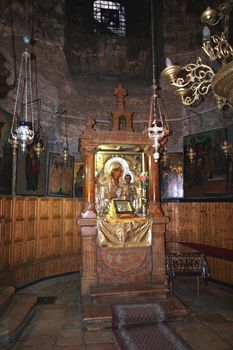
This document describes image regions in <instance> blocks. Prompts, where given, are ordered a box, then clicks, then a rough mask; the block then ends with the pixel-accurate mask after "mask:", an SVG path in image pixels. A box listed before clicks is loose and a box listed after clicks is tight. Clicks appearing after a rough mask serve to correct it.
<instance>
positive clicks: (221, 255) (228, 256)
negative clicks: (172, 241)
mask: <svg viewBox="0 0 233 350" xmlns="http://www.w3.org/2000/svg"><path fill="white" fill-rule="evenodd" d="M178 243H180V244H183V245H184V246H186V247H190V248H193V249H196V250H199V251H200V252H202V253H204V254H206V255H207V256H211V257H214V258H218V259H224V260H229V261H233V249H227V248H219V247H215V246H211V245H206V244H199V243H191V242H178Z"/></svg>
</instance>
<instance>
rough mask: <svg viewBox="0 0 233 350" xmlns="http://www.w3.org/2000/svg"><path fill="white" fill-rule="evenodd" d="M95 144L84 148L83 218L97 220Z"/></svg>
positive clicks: (89, 144)
mask: <svg viewBox="0 0 233 350" xmlns="http://www.w3.org/2000/svg"><path fill="white" fill-rule="evenodd" d="M96 150H97V147H96V144H95V143H90V142H89V143H88V145H83V146H82V152H83V153H84V209H83V212H82V217H83V218H96V210H95V153H96Z"/></svg>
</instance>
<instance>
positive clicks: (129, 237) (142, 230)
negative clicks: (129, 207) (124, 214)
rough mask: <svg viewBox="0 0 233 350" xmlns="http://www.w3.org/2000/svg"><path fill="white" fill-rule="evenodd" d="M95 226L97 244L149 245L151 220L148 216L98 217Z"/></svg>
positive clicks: (114, 245) (120, 246) (115, 246)
mask: <svg viewBox="0 0 233 350" xmlns="http://www.w3.org/2000/svg"><path fill="white" fill-rule="evenodd" d="M97 228H98V236H97V244H98V245H99V246H101V247H111V248H122V247H142V246H149V245H151V229H152V220H151V219H150V218H145V217H136V218H132V219H114V220H106V219H98V220H97Z"/></svg>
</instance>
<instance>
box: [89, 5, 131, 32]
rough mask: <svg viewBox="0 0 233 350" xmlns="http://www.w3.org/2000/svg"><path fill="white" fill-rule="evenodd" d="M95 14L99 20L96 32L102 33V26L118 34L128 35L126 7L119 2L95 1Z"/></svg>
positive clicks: (95, 28)
mask: <svg viewBox="0 0 233 350" xmlns="http://www.w3.org/2000/svg"><path fill="white" fill-rule="evenodd" d="M93 16H94V19H95V20H96V21H97V23H96V25H95V27H94V32H95V33H100V32H101V27H102V29H103V28H106V29H108V30H110V31H111V32H113V33H114V34H116V35H118V36H121V37H124V36H125V35H126V25H125V7H124V6H122V5H121V4H119V3H118V2H114V1H102V0H98V1H94V3H93ZM98 24H100V25H101V27H100V26H99V25H98Z"/></svg>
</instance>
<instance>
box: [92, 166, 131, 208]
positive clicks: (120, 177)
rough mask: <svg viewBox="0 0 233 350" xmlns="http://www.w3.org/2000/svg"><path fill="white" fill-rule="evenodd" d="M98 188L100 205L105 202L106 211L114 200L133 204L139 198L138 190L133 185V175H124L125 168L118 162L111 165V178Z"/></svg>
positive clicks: (106, 179)
mask: <svg viewBox="0 0 233 350" xmlns="http://www.w3.org/2000/svg"><path fill="white" fill-rule="evenodd" d="M98 187H99V188H98V190H99V204H100V202H101V201H104V202H105V205H104V207H105V208H104V209H106V206H107V205H108V203H109V202H110V201H111V200H112V199H114V198H118V199H126V200H129V201H131V202H133V201H134V200H135V199H136V196H137V190H136V187H135V185H134V183H132V176H131V174H130V173H126V174H125V175H124V169H123V166H122V164H121V163H118V162H115V163H112V164H111V168H110V172H109V176H108V177H107V178H105V180H104V181H103V182H102V183H100V184H99V186H98Z"/></svg>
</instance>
